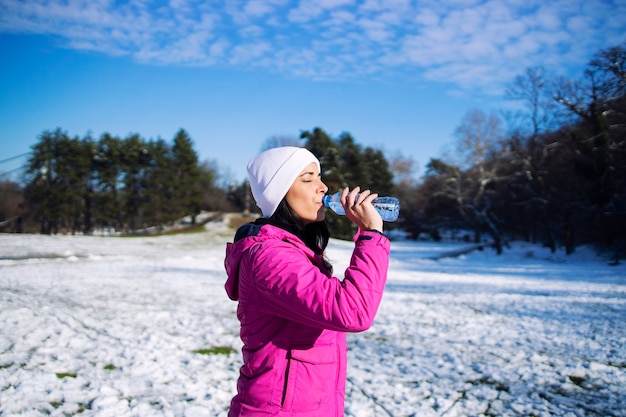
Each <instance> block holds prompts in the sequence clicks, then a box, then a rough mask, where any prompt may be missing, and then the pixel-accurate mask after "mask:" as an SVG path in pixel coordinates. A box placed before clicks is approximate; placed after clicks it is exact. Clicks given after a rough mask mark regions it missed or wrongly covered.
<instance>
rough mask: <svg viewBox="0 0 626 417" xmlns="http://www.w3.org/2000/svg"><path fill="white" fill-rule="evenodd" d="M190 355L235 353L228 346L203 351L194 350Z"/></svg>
mask: <svg viewBox="0 0 626 417" xmlns="http://www.w3.org/2000/svg"><path fill="white" fill-rule="evenodd" d="M191 353H196V354H198V355H230V354H231V353H237V351H236V350H235V349H233V348H232V347H230V346H213V347H210V348H204V349H195V350H192V351H191Z"/></svg>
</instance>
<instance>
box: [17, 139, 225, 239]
mask: <svg viewBox="0 0 626 417" xmlns="http://www.w3.org/2000/svg"><path fill="white" fill-rule="evenodd" d="M24 177H25V178H24V182H25V184H26V185H25V187H24V189H23V197H24V203H23V208H24V212H25V213H26V215H27V217H28V218H29V219H30V221H31V222H33V223H37V224H38V226H39V231H40V232H41V233H46V234H49V233H59V232H69V233H87V234H89V233H92V232H93V231H94V230H95V229H115V230H117V231H122V232H129V231H133V230H137V229H140V228H143V227H147V226H154V225H165V224H168V223H170V222H172V221H174V220H176V219H179V218H181V217H184V216H187V215H191V216H192V221H193V219H195V216H196V215H197V214H199V213H200V211H201V210H202V208H208V207H210V206H211V199H209V196H210V194H211V192H214V191H215V189H216V187H215V186H214V178H215V171H214V170H213V169H211V168H210V167H208V166H206V165H202V164H200V163H199V161H198V155H197V153H196V151H195V150H194V149H193V143H192V140H191V138H190V137H189V135H188V134H187V132H186V131H185V130H184V129H181V130H179V131H178V132H177V133H176V135H175V136H174V138H173V141H172V143H171V144H170V143H168V142H166V141H165V140H163V139H157V140H145V139H144V138H142V137H141V136H140V135H138V134H131V135H129V136H128V137H126V138H119V137H116V136H111V135H110V134H108V133H105V134H103V135H102V136H101V137H100V138H99V139H98V140H95V139H93V138H92V137H91V136H90V135H89V134H88V135H86V136H85V137H82V138H80V137H77V136H74V137H70V136H69V135H68V133H67V132H65V131H63V130H62V129H60V128H57V129H55V130H52V131H44V132H43V133H42V134H41V135H40V137H39V141H38V142H37V143H36V144H35V145H34V146H33V147H32V152H31V154H30V157H29V159H28V162H27V163H26V166H25V170H24Z"/></svg>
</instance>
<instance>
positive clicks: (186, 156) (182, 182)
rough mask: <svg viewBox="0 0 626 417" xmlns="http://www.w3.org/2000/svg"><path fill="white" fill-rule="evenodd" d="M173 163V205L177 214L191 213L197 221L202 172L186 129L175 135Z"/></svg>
mask: <svg viewBox="0 0 626 417" xmlns="http://www.w3.org/2000/svg"><path fill="white" fill-rule="evenodd" d="M172 163H173V168H174V172H175V175H174V181H175V184H174V190H173V195H174V198H173V200H174V201H173V205H174V207H175V209H176V214H177V215H178V216H181V217H182V216H186V215H191V216H192V222H193V223H195V218H196V215H197V214H199V213H200V209H201V207H202V185H203V183H202V176H201V174H202V173H201V171H200V168H199V166H198V155H197V154H196V151H195V150H194V149H193V143H192V141H191V138H190V137H189V135H188V134H187V132H186V131H185V130H184V129H180V130H179V131H178V133H176V136H175V137H174V145H173V146H172ZM205 183H206V179H205Z"/></svg>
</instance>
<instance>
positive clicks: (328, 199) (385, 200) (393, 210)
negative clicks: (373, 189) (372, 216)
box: [322, 191, 400, 222]
mask: <svg viewBox="0 0 626 417" xmlns="http://www.w3.org/2000/svg"><path fill="white" fill-rule="evenodd" d="M340 198H341V191H338V192H336V193H335V194H330V195H325V196H324V197H323V198H322V203H323V204H324V206H326V207H328V208H330V209H331V210H332V211H334V212H335V213H337V214H342V215H344V214H346V212H345V210H344V209H343V206H342V205H341V202H340ZM372 205H373V206H374V208H375V209H376V210H377V211H378V213H379V214H380V217H382V218H383V220H384V221H386V222H395V221H396V220H398V214H399V213H400V202H399V201H398V199H397V198H395V197H376V198H375V199H374V200H373V201H372Z"/></svg>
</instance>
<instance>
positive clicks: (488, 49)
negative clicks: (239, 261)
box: [0, 0, 626, 88]
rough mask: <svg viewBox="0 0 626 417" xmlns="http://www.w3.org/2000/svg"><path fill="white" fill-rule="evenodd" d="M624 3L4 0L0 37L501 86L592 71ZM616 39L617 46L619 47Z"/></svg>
mask: <svg viewBox="0 0 626 417" xmlns="http://www.w3.org/2000/svg"><path fill="white" fill-rule="evenodd" d="M624 21H626V4H624V2H623V1H621V0H614V1H609V0H603V1H597V2H587V1H585V0H555V1H552V2H543V1H540V0H486V1H485V0H422V1H419V2H415V1H411V0H239V1H232V2H231V1H229V2H224V3H221V2H219V3H207V2H203V1H199V0H170V1H169V3H162V4H160V5H159V6H154V5H153V4H152V2H150V1H148V0H145V1H132V2H127V3H124V4H122V5H120V4H119V3H118V2H115V1H110V0H91V1H88V0H74V1H66V0H31V1H29V2H22V1H17V0H3V1H2V2H0V33H2V32H4V33H16V32H17V33H33V34H43V35H52V36H55V37H56V38H57V39H58V40H60V41H61V42H63V43H64V46H65V47H68V48H74V49H80V50H93V51H99V52H101V53H105V54H110V55H115V56H117V55H128V56H132V57H134V58H135V59H136V60H138V61H141V62H145V63H148V64H149V63H158V64H175V65H214V64H220V65H233V66H244V67H247V68H254V67H262V68H265V69H267V70H271V71H280V72H284V73H288V74H290V75H293V76H303V77H312V78H330V77H346V78H351V77H354V76H355V74H356V75H358V74H377V75H381V76H384V75H385V74H386V73H388V74H391V73H394V74H396V73H402V72H404V73H405V74H407V75H413V74H425V76H426V77H427V79H429V80H435V81H452V82H456V83H458V85H462V86H465V87H468V88H469V87H481V88H487V87H489V88H492V87H493V86H494V85H502V83H505V82H509V81H510V79H511V74H520V73H522V72H523V71H524V69H525V68H527V67H529V66H537V65H546V66H548V65H553V66H555V67H556V69H557V70H558V69H559V67H566V66H568V65H570V64H576V65H584V64H585V63H586V60H587V59H588V58H589V57H590V56H591V55H592V54H593V53H595V52H597V51H598V50H599V49H600V48H603V47H607V46H611V45H613V44H615V43H617V42H622V41H624V40H625V35H624V23H623V22H624ZM609 42H610V43H609Z"/></svg>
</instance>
